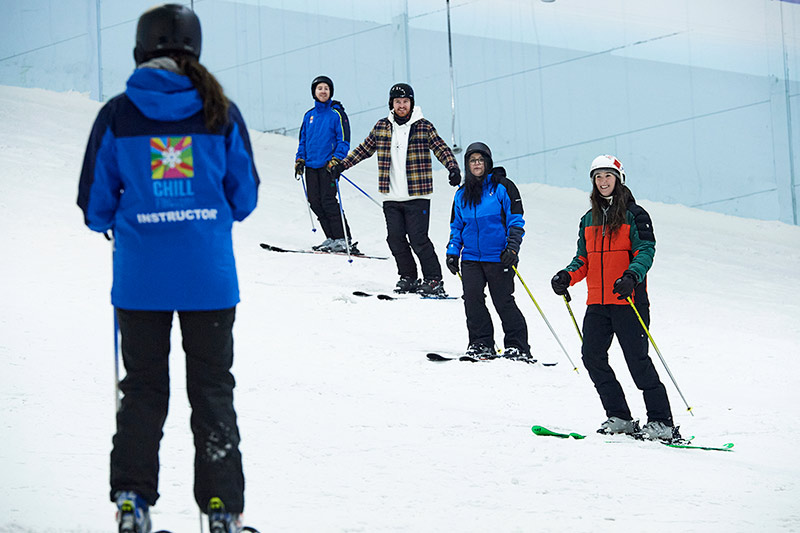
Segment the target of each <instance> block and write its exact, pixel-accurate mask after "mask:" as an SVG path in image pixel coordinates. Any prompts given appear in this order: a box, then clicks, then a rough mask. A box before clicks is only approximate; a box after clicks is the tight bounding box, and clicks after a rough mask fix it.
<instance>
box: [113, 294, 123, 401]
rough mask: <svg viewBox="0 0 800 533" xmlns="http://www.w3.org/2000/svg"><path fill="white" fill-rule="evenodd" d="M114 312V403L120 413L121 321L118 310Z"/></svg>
mask: <svg viewBox="0 0 800 533" xmlns="http://www.w3.org/2000/svg"><path fill="white" fill-rule="evenodd" d="M112 309H113V311H114V403H115V405H116V406H117V412H118V413H119V409H120V407H122V398H121V397H120V393H119V321H118V320H117V309H116V308H115V307H112Z"/></svg>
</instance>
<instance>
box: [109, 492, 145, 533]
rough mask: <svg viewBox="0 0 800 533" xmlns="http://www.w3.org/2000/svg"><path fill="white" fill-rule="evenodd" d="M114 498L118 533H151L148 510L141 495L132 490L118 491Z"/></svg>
mask: <svg viewBox="0 0 800 533" xmlns="http://www.w3.org/2000/svg"><path fill="white" fill-rule="evenodd" d="M116 499H117V523H118V524H119V530H118V531H119V533H151V531H152V527H153V526H152V525H151V524H150V510H149V509H148V506H147V502H146V501H144V500H143V499H142V497H141V496H139V495H138V494H136V493H135V492H133V491H120V492H117V494H116Z"/></svg>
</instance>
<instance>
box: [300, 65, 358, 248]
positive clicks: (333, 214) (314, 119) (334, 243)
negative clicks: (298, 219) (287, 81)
mask: <svg viewBox="0 0 800 533" xmlns="http://www.w3.org/2000/svg"><path fill="white" fill-rule="evenodd" d="M311 96H313V97H314V107H312V108H311V109H309V110H308V111H307V112H306V114H305V115H304V116H303V124H302V125H301V126H300V135H299V142H298V145H297V155H296V156H295V162H294V173H295V176H296V177H298V178H299V176H302V175H303V173H304V172H305V175H306V185H307V187H306V190H307V194H308V204H309V205H310V206H311V210H312V211H314V214H315V215H317V220H319V225H320V226H321V227H322V231H323V232H324V233H325V240H324V241H323V242H322V243H321V244H318V245H316V246H314V247H313V248H314V249H315V250H320V251H324V252H346V251H347V246H348V245H350V253H358V250H357V249H356V248H355V247H354V246H353V244H352V242H351V241H352V234H351V233H350V226H349V225H348V224H347V219H346V218H345V216H344V213H343V212H342V211H341V208H340V206H339V200H338V199H337V198H336V192H337V187H336V180H338V179H339V176H338V175H337V176H336V177H332V176H331V175H330V174H329V173H328V169H329V168H331V167H332V166H334V165H336V164H337V163H339V161H341V160H342V159H344V158H345V156H347V152H348V151H349V150H350V122H349V120H348V118H347V114H346V113H345V112H344V106H343V105H342V103H341V102H339V101H338V100H333V80H331V79H330V78H329V77H328V76H317V77H316V78H314V80H313V81H312V82H311ZM342 220H344V225H343V224H342Z"/></svg>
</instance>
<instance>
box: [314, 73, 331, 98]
mask: <svg viewBox="0 0 800 533" xmlns="http://www.w3.org/2000/svg"><path fill="white" fill-rule="evenodd" d="M320 83H327V84H328V88H329V89H330V90H331V96H330V97H331V98H333V80H331V79H330V78H329V77H328V76H317V77H316V78H314V81H312V82H311V97H312V98H313V99H314V100H316V99H317V95H316V94H315V91H316V90H317V85H319V84H320Z"/></svg>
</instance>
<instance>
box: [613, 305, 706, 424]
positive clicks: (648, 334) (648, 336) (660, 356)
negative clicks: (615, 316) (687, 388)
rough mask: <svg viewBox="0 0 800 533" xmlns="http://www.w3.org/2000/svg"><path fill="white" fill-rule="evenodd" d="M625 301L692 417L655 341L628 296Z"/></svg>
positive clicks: (690, 409) (691, 413)
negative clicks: (634, 314)
mask: <svg viewBox="0 0 800 533" xmlns="http://www.w3.org/2000/svg"><path fill="white" fill-rule="evenodd" d="M627 300H628V303H629V304H631V307H632V308H633V312H634V313H636V317H637V318H638V319H639V324H641V325H642V327H643V328H644V332H645V333H647V338H648V339H650V342H651V343H652V344H653V348H655V350H656V353H657V354H658V358H659V359H661V364H663V365H664V368H665V369H666V370H667V374H669V379H671V380H672V384H673V385H675V388H676V389H677V390H678V394H680V395H681V400H683V404H684V405H685V406H686V410H687V411H689V414H690V415H692V416H694V413H693V412H692V408H691V407H689V403H688V402H687V401H686V398H684V397H683V393H682V392H681V388H680V387H678V382H677V381H675V377H674V376H673V375H672V372H670V370H669V367H668V366H667V362H666V361H665V360H664V357H663V356H662V355H661V351H660V350H659V349H658V346H656V341H654V340H653V336H652V335H650V330H649V329H647V326H646V325H645V324H644V320H642V315H640V314H639V310H638V309H636V306H635V305H633V300H631V297H630V296H628V298H627Z"/></svg>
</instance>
